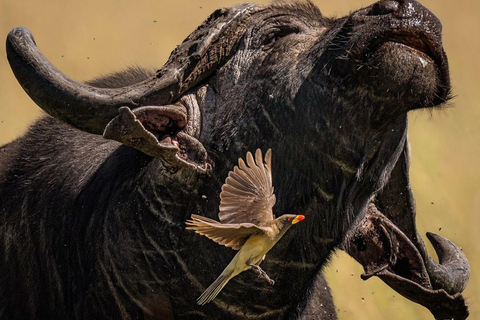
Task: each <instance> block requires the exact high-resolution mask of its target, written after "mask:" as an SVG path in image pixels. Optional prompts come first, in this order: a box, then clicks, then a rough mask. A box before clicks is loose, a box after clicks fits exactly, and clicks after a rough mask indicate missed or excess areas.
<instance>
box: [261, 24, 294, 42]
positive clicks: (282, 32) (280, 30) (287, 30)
mask: <svg viewBox="0 0 480 320" xmlns="http://www.w3.org/2000/svg"><path fill="white" fill-rule="evenodd" d="M292 33H298V29H297V28H293V27H286V26H285V27H277V28H275V29H274V30H272V31H271V32H269V33H268V34H267V35H266V37H265V38H264V40H263V45H264V46H269V45H272V44H274V43H275V42H277V41H278V40H280V39H281V38H283V37H286V36H288V35H289V34H292Z"/></svg>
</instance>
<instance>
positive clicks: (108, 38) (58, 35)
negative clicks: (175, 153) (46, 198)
mask: <svg viewBox="0 0 480 320" xmlns="http://www.w3.org/2000/svg"><path fill="white" fill-rule="evenodd" d="M237 2H239V1H235V0H223V1H220V0H177V1H161V0H160V1H159V0H155V1H153V0H141V1H133V0H102V1H97V0H83V1H72V0H43V1H32V0H2V1H1V2H0V38H1V39H5V37H6V36H7V33H8V32H9V30H10V29H12V28H13V27H16V26H24V27H27V28H29V29H30V30H31V31H32V33H33V34H34V36H35V39H36V41H37V45H38V46H39V48H40V50H41V51H42V52H43V53H44V54H45V56H46V57H47V58H48V59H49V60H50V61H51V62H52V63H53V64H54V65H55V66H57V67H58V68H59V69H60V70H62V71H63V72H64V73H66V74H67V75H69V76H70V77H72V78H74V79H76V80H88V79H91V78H94V77H98V76H100V75H104V74H108V73H111V72H114V71H118V70H120V69H124V68H126V67H129V66H133V65H139V66H144V67H151V68H159V67H160V66H162V65H163V63H164V62H165V61H166V59H167V58H168V55H169V53H170V52H171V51H172V50H173V49H174V48H175V46H176V45H177V44H179V43H180V42H181V41H182V40H183V39H184V38H185V37H186V36H187V35H188V34H189V33H190V32H191V31H192V30H194V28H195V27H196V26H197V25H198V24H200V23H201V22H202V21H203V20H204V19H205V18H206V17H207V16H208V15H209V14H210V13H211V12H212V11H213V10H214V9H216V8H218V7H221V6H229V5H232V4H234V3H237ZM257 2H258V3H266V2H267V1H265V0H258V1H257ZM313 2H314V3H316V4H317V5H318V6H319V7H320V9H321V10H322V11H323V13H324V14H325V15H329V16H331V15H334V16H341V15H344V14H348V13H349V12H350V11H353V10H355V9H358V8H361V7H363V6H366V5H369V4H370V3H371V2H370V1H367V0H361V1H358V0H356V1H353V0H314V1H313ZM421 2H422V3H423V4H424V5H425V6H426V7H428V8H429V9H430V10H431V11H433V12H434V13H435V14H436V15H437V16H438V17H439V18H440V20H441V21H442V23H443V34H444V47H445V50H446V51H447V54H448V57H449V62H450V67H451V77H452V84H453V94H454V95H455V98H454V99H453V100H452V102H451V104H450V106H449V107H448V108H445V109H443V110H434V111H416V112H413V113H411V114H410V124H409V126H410V128H409V134H410V142H411V147H412V167H411V180H412V185H413V189H414V194H415V197H416V201H417V206H418V208H417V209H418V210H417V222H418V227H419V230H420V232H421V233H422V234H424V233H425V232H426V231H432V232H436V233H439V234H441V235H443V236H446V237H448V238H450V239H451V240H453V241H454V242H456V243H457V244H458V245H460V246H461V247H462V248H463V249H464V251H465V253H466V255H467V256H468V257H469V259H470V263H471V268H472V277H471V279H470V283H469V285H468V287H467V289H466V290H465V292H464V295H465V297H466V298H467V300H468V301H469V305H470V308H471V316H470V319H480V305H479V298H480V289H479V288H480V275H479V269H480V245H479V242H480V214H479V213H480V89H479V87H478V86H479V84H480V62H479V59H480V19H479V16H480V3H478V2H476V1H473V0H457V1H450V0H424V1H421ZM2 41H4V40H2ZM41 115H42V111H41V110H40V109H39V108H38V107H37V106H36V105H35V104H34V103H33V102H32V101H31V100H30V99H29V98H28V96H27V95H26V94H25V93H24V91H23V90H22V88H21V87H20V86H19V84H18V83H17V81H16V79H15V78H14V76H13V74H12V72H11V71H10V68H9V65H8V62H7V59H6V55H5V50H4V49H3V47H2V49H1V50H0V144H4V143H6V142H9V141H11V140H13V139H15V138H16V137H18V136H20V135H21V134H22V133H23V132H24V131H25V130H26V128H27V127H28V126H29V125H30V124H31V123H32V122H33V121H34V120H35V119H37V118H38V117H40V116H41ZM0 205H1V199H0ZM429 249H431V247H429ZM431 253H432V254H433V255H435V254H434V253H433V251H432V250H431ZM325 271H326V275H327V278H328V280H329V283H330V285H331V287H332V290H333V294H334V298H335V304H336V307H337V310H338V314H339V318H340V319H342V320H348V319H360V320H363V319H372V320H376V319H385V318H388V319H389V320H397V319H398V320H399V319H411V320H415V319H433V317H432V316H431V315H430V313H429V312H428V311H427V310H426V309H424V308H423V307H421V306H418V305H415V304H414V303H411V302H409V301H407V300H406V299H404V298H403V297H401V296H400V295H398V294H397V293H396V292H394V291H393V290H391V289H389V288H388V287H387V286H386V285H384V284H383V283H382V282H381V281H380V280H378V279H370V280H368V281H362V280H361V279H360V274H361V273H362V268H361V267H360V266H359V265H358V264H357V263H356V262H354V261H353V260H352V259H351V258H349V257H348V256H347V255H346V254H344V253H342V252H338V254H337V255H336V256H334V257H333V258H332V261H331V263H330V265H329V266H328V267H327V268H326V270H325Z"/></svg>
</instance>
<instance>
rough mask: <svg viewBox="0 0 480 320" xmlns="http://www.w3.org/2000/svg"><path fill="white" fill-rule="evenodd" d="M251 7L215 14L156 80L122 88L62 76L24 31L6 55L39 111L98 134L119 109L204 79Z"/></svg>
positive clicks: (159, 100) (229, 48) (169, 98)
mask: <svg viewBox="0 0 480 320" xmlns="http://www.w3.org/2000/svg"><path fill="white" fill-rule="evenodd" d="M255 8H257V6H255V5H252V4H242V5H238V6H234V7H231V8H226V9H219V10H217V11H215V12H214V13H213V14H212V15H211V16H210V17H209V18H208V19H207V20H206V21H205V22H204V23H203V24H202V25H201V26H200V27H199V28H197V30H195V31H194V32H193V33H192V34H191V35H190V36H189V37H188V38H187V39H186V40H185V41H184V42H183V43H182V44H181V45H180V46H178V47H177V49H175V50H174V52H173V53H172V55H171V56H170V59H169V60H168V61H167V63H166V64H165V65H164V67H163V68H162V69H160V70H159V71H158V72H157V74H156V76H155V77H153V78H151V79H147V80H145V81H142V82H139V83H136V84H134V85H131V86H127V87H123V88H98V87H93V86H89V85H86V84H83V83H80V82H77V81H75V80H73V79H71V78H69V77H67V76H66V75H64V74H63V73H62V72H60V71H59V70H58V69H57V68H55V67H54V66H53V65H52V64H51V63H50V62H49V61H48V60H47V59H46V58H45V56H43V54H42V53H41V52H40V51H39V50H38V48H37V46H36V44H35V41H34V39H33V36H32V34H31V33H30V32H29V31H28V30H27V29H25V28H15V29H13V30H12V31H11V32H10V33H9V35H8V37H7V57H8V60H9V62H10V66H11V68H12V70H13V72H14V74H15V76H16V77H17V80H18V82H19V83H20V84H21V85H22V87H23V88H24V90H25V91H26V92H27V94H28V95H29V96H30V97H31V98H32V100H33V101H35V103H37V104H38V105H39V106H40V107H41V108H42V109H43V110H45V111H46V112H47V113H48V114H50V115H52V116H54V117H55V118H58V119H60V120H62V121H64V122H67V123H69V124H71V125H73V126H75V127H77V128H79V129H82V130H85V131H87V132H91V133H96V134H102V133H103V130H104V128H105V126H106V125H107V124H108V123H109V122H110V120H112V119H113V118H114V117H115V116H116V115H117V114H118V109H119V108H120V107H122V106H127V107H130V108H131V109H133V108H135V107H138V106H144V105H164V104H169V103H171V102H173V101H174V100H175V99H177V98H179V97H180V96H181V95H182V94H183V93H185V92H186V91H187V90H189V89H191V88H192V87H193V86H195V85H196V84H198V83H199V82H200V81H202V80H203V79H205V78H207V77H209V76H210V75H211V74H212V73H213V72H214V70H216V69H218V68H219V66H221V65H223V64H224V63H225V61H226V60H227V59H228V58H230V57H231V54H232V53H233V52H234V48H235V46H236V44H237V43H238V39H239V38H240V37H241V36H242V35H243V32H244V30H245V29H246V22H247V21H248V18H249V17H250V16H251V13H252V12H254V11H255V10H254V9H255Z"/></svg>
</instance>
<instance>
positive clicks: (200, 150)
mask: <svg viewBox="0 0 480 320" xmlns="http://www.w3.org/2000/svg"><path fill="white" fill-rule="evenodd" d="M118 112H119V114H118V116H116V117H115V118H113V119H112V120H111V121H110V122H109V123H108V124H107V126H106V127H105V130H104V132H103V137H104V138H106V139H110V140H116V141H118V142H121V143H123V144H124V145H126V146H129V147H132V148H135V149H137V150H140V151H142V152H143V153H145V154H147V155H149V156H152V157H154V158H158V159H160V160H161V161H162V162H163V163H164V165H165V166H166V167H169V168H172V167H177V168H179V167H188V168H192V169H195V170H197V171H199V172H206V171H208V170H209V168H210V164H209V160H208V154H207V151H206V150H205V148H204V147H203V145H202V144H201V143H200V142H199V141H198V140H197V139H195V138H194V137H192V136H190V135H188V134H186V133H184V132H183V131H182V129H183V128H184V127H185V126H186V124H187V113H186V110H185V108H184V107H183V106H180V105H166V106H147V107H139V108H136V109H133V110H131V109H130V108H129V107H121V108H120V109H119V110H118Z"/></svg>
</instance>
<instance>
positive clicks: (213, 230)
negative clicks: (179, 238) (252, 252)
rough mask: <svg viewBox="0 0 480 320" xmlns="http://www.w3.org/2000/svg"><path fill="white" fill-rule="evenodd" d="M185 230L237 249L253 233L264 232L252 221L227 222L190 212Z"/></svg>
mask: <svg viewBox="0 0 480 320" xmlns="http://www.w3.org/2000/svg"><path fill="white" fill-rule="evenodd" d="M186 224H187V227H186V229H187V230H194V231H195V232H196V233H198V234H201V235H203V236H206V237H207V238H209V239H211V240H213V241H215V242H216V243H218V244H221V245H224V246H226V247H231V248H233V249H235V250H239V249H240V248H241V247H242V246H243V244H244V243H245V241H246V240H247V239H248V238H249V237H250V236H251V235H253V234H255V233H262V232H264V231H263V230H262V228H259V227H257V226H255V225H253V224H252V223H237V224H228V223H220V222H218V221H215V220H212V219H209V218H206V217H202V216H199V215H196V214H192V217H191V220H187V222H186Z"/></svg>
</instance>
